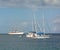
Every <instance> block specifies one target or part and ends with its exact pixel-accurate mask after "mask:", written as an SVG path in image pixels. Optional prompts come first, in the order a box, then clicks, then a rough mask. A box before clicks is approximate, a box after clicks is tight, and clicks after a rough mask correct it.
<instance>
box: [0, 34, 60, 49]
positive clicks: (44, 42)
mask: <svg viewBox="0 0 60 50" xmlns="http://www.w3.org/2000/svg"><path fill="white" fill-rule="evenodd" d="M0 50H60V34H55V35H53V34H51V35H50V38H49V39H31V38H25V37H22V38H21V37H19V35H8V34H1V35H0Z"/></svg>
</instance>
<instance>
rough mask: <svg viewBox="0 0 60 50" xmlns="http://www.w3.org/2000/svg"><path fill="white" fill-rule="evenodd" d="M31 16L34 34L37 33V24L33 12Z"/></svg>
mask: <svg viewBox="0 0 60 50" xmlns="http://www.w3.org/2000/svg"><path fill="white" fill-rule="evenodd" d="M32 15H33V22H32V29H33V31H34V32H36V33H37V22H36V17H35V11H33V13H32Z"/></svg>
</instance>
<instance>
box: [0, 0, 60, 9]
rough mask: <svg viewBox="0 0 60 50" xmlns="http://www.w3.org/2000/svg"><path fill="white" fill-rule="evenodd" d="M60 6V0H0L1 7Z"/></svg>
mask: <svg viewBox="0 0 60 50" xmlns="http://www.w3.org/2000/svg"><path fill="white" fill-rule="evenodd" d="M50 6H52V7H60V0H0V7H16V8H18V7H19V8H22V7H23V8H40V7H50Z"/></svg>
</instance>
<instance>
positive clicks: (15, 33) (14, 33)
mask: <svg viewBox="0 0 60 50" xmlns="http://www.w3.org/2000/svg"><path fill="white" fill-rule="evenodd" d="M8 34H24V32H10V33H8Z"/></svg>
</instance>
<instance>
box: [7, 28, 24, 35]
mask: <svg viewBox="0 0 60 50" xmlns="http://www.w3.org/2000/svg"><path fill="white" fill-rule="evenodd" d="M8 34H12V35H14V34H20V35H23V34H24V32H20V31H18V30H17V29H16V27H14V28H13V31H11V32H9V33H8Z"/></svg>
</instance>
